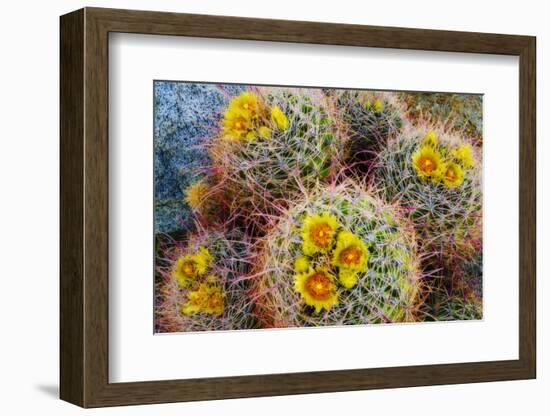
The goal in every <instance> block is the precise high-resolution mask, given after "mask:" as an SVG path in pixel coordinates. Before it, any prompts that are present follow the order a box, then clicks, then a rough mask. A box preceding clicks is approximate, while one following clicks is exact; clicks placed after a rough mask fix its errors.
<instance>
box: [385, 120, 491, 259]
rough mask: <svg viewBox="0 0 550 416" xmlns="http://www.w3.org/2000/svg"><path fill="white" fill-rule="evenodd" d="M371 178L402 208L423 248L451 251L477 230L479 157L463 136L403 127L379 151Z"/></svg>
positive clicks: (479, 220)
mask: <svg viewBox="0 0 550 416" xmlns="http://www.w3.org/2000/svg"><path fill="white" fill-rule="evenodd" d="M375 177H376V182H377V183H378V184H379V185H380V190H381V192H382V193H383V195H384V196H385V198H386V199H387V200H388V201H392V202H395V203H398V204H399V205H401V206H402V207H404V208H405V209H406V210H407V211H408V216H409V218H411V220H412V221H413V223H414V224H415V226H416V229H417V230H418V234H419V241H420V242H421V243H422V245H423V249H424V250H426V251H435V252H437V253H440V254H443V255H445V254H446V253H447V254H454V253H455V252H456V249H457V248H459V247H461V246H463V245H465V244H467V242H468V241H470V240H471V238H472V235H473V234H475V233H477V232H478V231H479V230H480V223H481V203H482V188H481V156H480V154H479V151H478V148H477V147H476V146H472V145H471V144H470V142H469V141H468V140H467V139H465V138H464V137H463V136H458V135H455V134H452V133H451V134H449V133H445V132H444V131H441V130H439V131H438V130H436V131H435V132H434V131H433V130H428V129H412V128H411V129H408V130H407V131H404V132H403V133H401V134H400V135H399V136H397V137H396V138H395V139H393V140H390V141H389V142H388V143H387V145H386V147H385V148H383V149H382V151H381V152H380V154H379V157H378V161H377V166H376V169H375Z"/></svg>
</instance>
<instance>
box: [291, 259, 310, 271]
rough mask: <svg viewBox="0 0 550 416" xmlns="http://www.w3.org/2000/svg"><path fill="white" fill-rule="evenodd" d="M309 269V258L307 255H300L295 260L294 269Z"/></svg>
mask: <svg viewBox="0 0 550 416" xmlns="http://www.w3.org/2000/svg"><path fill="white" fill-rule="evenodd" d="M308 270H309V259H308V258H307V257H306V256H300V257H298V258H297V259H296V260H295V261H294V271H295V272H296V273H304V272H307V271H308Z"/></svg>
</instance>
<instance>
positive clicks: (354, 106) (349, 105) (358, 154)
mask: <svg viewBox="0 0 550 416" xmlns="http://www.w3.org/2000/svg"><path fill="white" fill-rule="evenodd" d="M334 101H335V107H336V108H337V109H338V110H339V112H340V114H341V118H342V119H343V121H344V126H345V127H344V129H345V130H346V131H347V135H348V137H349V145H348V147H347V152H346V162H347V163H348V165H349V166H350V167H352V168H354V170H359V171H360V172H363V173H364V172H367V171H368V170H369V169H370V167H371V161H372V160H373V159H375V157H376V155H377V153H378V151H379V150H380V149H381V148H382V147H383V146H385V144H386V142H387V141H388V140H389V139H391V138H393V137H395V136H396V135H397V134H398V133H399V132H400V131H401V129H402V128H403V124H404V120H403V117H402V114H403V113H404V111H403V108H402V107H403V106H402V105H401V104H400V102H399V100H398V99H397V97H396V95H395V94H393V93H383V92H372V91H358V90H343V91H336V92H335V93H334Z"/></svg>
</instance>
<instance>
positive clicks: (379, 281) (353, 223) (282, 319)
mask: <svg viewBox="0 0 550 416" xmlns="http://www.w3.org/2000/svg"><path fill="white" fill-rule="evenodd" d="M314 215H324V216H325V217H318V218H329V217H330V218H332V221H333V224H337V225H334V230H335V234H334V241H333V242H332V243H330V246H327V250H328V251H326V252H324V253H317V254H312V255H305V254H304V244H305V242H304V241H305V240H304V239H305V237H304V236H303V235H302V234H301V231H300V230H301V229H303V227H304V224H305V222H306V218H307V217H308V216H310V217H311V216H314ZM343 233H348V234H350V233H351V234H353V235H354V237H353V238H357V239H359V240H360V241H361V242H362V243H360V244H362V245H364V246H365V247H366V248H367V250H368V253H366V254H368V262H367V263H366V264H365V268H364V269H362V270H361V271H359V272H357V273H356V275H355V276H356V281H355V284H353V285H352V287H350V288H346V287H345V286H344V285H343V284H342V283H341V282H342V281H341V280H339V279H340V276H343V274H341V273H342V270H343V269H342V267H338V266H335V264H334V258H336V257H335V256H336V254H335V253H336V251H337V244H338V243H336V241H340V240H339V239H340V236H341V235H342V234H343ZM261 243H262V244H261V247H262V249H261V252H260V253H259V257H258V264H259V267H258V270H257V272H256V274H257V276H258V277H257V278H256V280H255V298H256V302H257V309H256V313H257V315H258V317H259V319H260V320H261V321H262V323H263V325H264V326H273V327H294V326H325V325H357V324H374V323H389V322H404V321H414V320H416V316H415V315H416V309H417V306H418V303H419V297H418V295H419V288H420V272H419V267H418V257H417V253H416V242H415V237H414V232H413V231H412V229H411V227H408V226H407V225H406V224H405V222H404V221H403V220H402V218H400V216H399V215H398V214H397V212H396V210H395V209H394V207H392V206H390V205H387V204H385V203H384V202H382V201H381V200H380V199H378V198H377V197H375V196H373V195H372V194H371V193H369V192H367V191H365V190H363V189H361V188H360V187H358V186H357V185H354V184H353V183H352V182H346V183H343V184H341V185H338V186H330V187H322V188H320V189H317V190H315V191H314V192H312V193H308V194H307V195H306V196H305V198H304V199H303V200H301V202H299V203H298V204H296V205H295V206H293V207H292V208H290V209H289V210H288V211H287V212H286V214H285V215H283V216H282V217H281V218H280V221H279V223H278V224H277V225H276V226H275V228H274V229H273V230H272V231H271V232H270V233H269V234H268V235H267V236H266V237H265V238H264V239H263V241H261ZM342 253H343V252H342ZM298 258H300V259H301V260H300V261H302V260H303V264H302V263H297V262H296V259H298ZM295 263H296V266H295ZM295 267H300V268H303V269H304V270H305V269H306V268H307V269H308V270H309V272H308V273H312V271H314V270H325V271H326V272H327V274H330V275H332V276H334V288H335V294H334V296H335V298H337V299H333V305H332V306H330V307H328V308H324V309H321V310H320V311H318V310H316V309H315V308H313V307H312V306H311V305H308V304H307V302H304V298H303V297H302V296H301V294H300V293H298V290H297V289H296V284H297V283H296V282H297V278H298V272H297V270H296V268H295ZM338 281H340V283H339V282H338ZM334 300H336V301H335V302H334Z"/></svg>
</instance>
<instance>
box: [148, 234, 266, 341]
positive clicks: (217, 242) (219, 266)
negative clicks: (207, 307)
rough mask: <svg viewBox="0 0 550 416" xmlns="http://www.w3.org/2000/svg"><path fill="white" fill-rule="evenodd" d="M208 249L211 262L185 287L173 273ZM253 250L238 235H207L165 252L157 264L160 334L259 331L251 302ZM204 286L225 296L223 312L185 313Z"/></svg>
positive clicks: (157, 314) (157, 305)
mask: <svg viewBox="0 0 550 416" xmlns="http://www.w3.org/2000/svg"><path fill="white" fill-rule="evenodd" d="M204 249H206V250H207V251H208V252H209V253H210V255H211V261H210V262H209V265H208V266H207V268H206V270H205V272H204V273H202V274H201V275H199V276H196V277H194V278H191V279H189V281H186V282H184V283H182V281H181V280H180V279H179V278H178V275H177V274H175V273H174V270H175V267H176V264H177V261H178V259H180V258H184V257H185V256H186V255H193V254H194V253H198V252H200V251H201V250H204ZM248 252H249V245H248V244H247V243H246V242H245V241H243V235H242V234H241V233H237V232H231V233H229V234H228V233H224V232H223V231H212V230H210V231H208V232H207V233H200V234H196V235H193V236H191V237H190V238H189V239H188V240H185V241H177V242H172V243H170V244H169V245H166V246H165V247H163V257H162V258H159V259H157V278H156V286H157V290H156V293H157V299H155V314H156V318H157V319H156V322H157V328H156V331H157V332H195V331H212V330H237V329H250V328H255V327H256V326H257V325H256V321H255V319H254V317H253V315H252V308H253V305H252V303H251V302H250V298H249V281H248V280H247V279H245V278H244V277H245V276H246V275H247V273H248V271H249V270H248V269H249V266H248V262H247V261H246V260H245V258H246V256H248V255H249V254H248ZM201 285H204V287H211V288H217V289H218V290H219V293H222V294H223V296H224V298H223V306H221V307H220V310H218V311H216V312H215V313H212V311H204V310H202V309H201V310H198V311H193V312H192V313H184V312H183V311H182V309H183V308H184V307H185V306H186V305H189V303H190V297H191V296H192V295H191V293H192V292H196V291H197V290H198V289H199V288H200V287H201Z"/></svg>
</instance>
